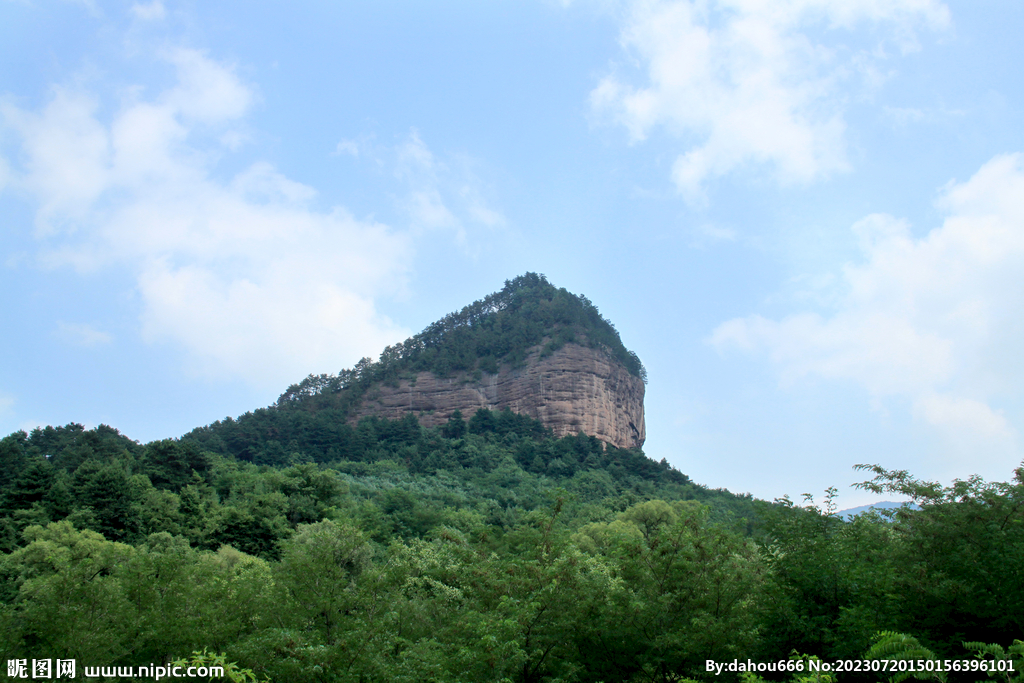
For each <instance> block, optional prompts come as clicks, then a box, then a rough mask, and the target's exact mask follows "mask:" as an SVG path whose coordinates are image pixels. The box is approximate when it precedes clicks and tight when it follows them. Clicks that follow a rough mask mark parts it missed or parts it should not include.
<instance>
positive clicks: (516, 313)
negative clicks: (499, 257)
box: [277, 273, 647, 410]
mask: <svg viewBox="0 0 1024 683" xmlns="http://www.w3.org/2000/svg"><path fill="white" fill-rule="evenodd" d="M542 343H543V344H544V346H543V348H542V349H541V353H542V354H550V353H552V352H554V351H556V350H558V349H559V348H561V347H562V346H564V345H565V344H568V343H577V344H583V345H586V346H589V347H592V348H603V349H604V350H605V351H607V352H608V353H609V354H610V355H611V356H612V357H613V358H615V359H616V360H617V361H618V362H619V363H621V364H622V365H623V367H625V368H626V370H627V371H629V373H630V374H632V375H634V376H635V377H639V378H640V379H642V380H643V381H644V382H646V381H647V371H646V370H645V369H644V366H643V363H641V362H640V359H639V358H638V357H637V355H636V354H635V353H633V352H632V351H630V350H628V349H627V348H626V347H625V346H624V345H623V343H622V339H621V338H620V337H619V333H618V332H617V331H616V330H615V326H614V325H612V323H611V322H610V321H609V320H607V319H605V318H604V317H603V316H602V315H601V313H600V311H598V309H597V307H596V306H594V304H593V303H591V302H590V300H589V299H587V297H585V296H582V295H575V294H572V293H570V292H569V291H567V290H566V289H564V288H557V287H555V286H554V285H552V284H551V283H550V282H548V281H547V279H546V278H545V277H544V276H543V275H538V274H536V273H526V274H525V275H520V276H519V277H516V278H514V279H512V280H507V281H506V282H505V286H504V287H503V288H502V289H501V290H500V291H498V292H495V293H493V294H490V295H488V296H486V297H484V298H483V299H481V300H479V301H476V302H474V303H472V304H470V305H469V306H466V307H465V308H463V309H462V310H461V311H459V312H458V313H450V314H448V315H446V316H445V317H443V318H441V319H440V320H438V321H437V322H435V323H433V324H432V325H430V326H429V327H427V329H425V330H423V331H422V332H420V333H419V334H417V335H415V336H413V337H410V338H409V339H406V340H405V341H404V342H402V343H399V344H395V345H394V346H388V347H387V348H385V349H384V350H383V351H382V352H381V354H380V358H379V359H378V360H377V361H376V362H374V361H373V360H371V359H370V358H363V359H362V360H361V361H360V362H359V363H357V364H356V366H355V367H354V368H352V369H350V370H342V371H341V372H339V373H338V374H337V375H333V374H321V375H310V376H309V377H307V378H306V379H305V380H303V381H302V382H300V383H298V384H293V385H292V386H290V387H288V390H287V391H285V392H284V393H283V394H282V395H281V397H280V398H279V399H278V401H277V406H278V407H281V408H284V407H289V406H296V405H298V406H302V407H305V408H314V409H315V408H321V407H335V408H339V409H342V410H348V409H349V408H350V407H352V406H353V405H355V404H356V403H358V401H359V399H360V398H361V397H362V394H363V392H364V391H365V390H366V389H367V388H368V387H369V386H370V385H372V384H374V383H376V382H385V383H395V382H397V381H398V380H399V379H402V378H411V377H412V376H414V375H415V373H417V372H424V371H428V372H432V373H434V374H435V375H437V376H438V377H448V376H450V375H452V374H453V373H457V372H469V373H478V374H477V376H478V377H479V373H483V372H487V373H490V374H496V373H497V372H498V370H499V369H500V366H501V365H502V364H508V365H510V366H512V367H516V366H519V365H521V364H522V363H523V362H525V360H526V357H527V354H528V353H529V352H530V350H531V349H532V348H534V347H536V346H538V345H540V344H542Z"/></svg>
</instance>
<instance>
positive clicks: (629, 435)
mask: <svg viewBox="0 0 1024 683" xmlns="http://www.w3.org/2000/svg"><path fill="white" fill-rule="evenodd" d="M540 349H541V347H540V346H538V347H536V348H534V349H533V351H532V352H531V353H530V354H529V356H528V357H527V360H526V363H525V364H524V365H523V366H521V367H518V368H515V369H513V368H511V367H509V366H508V365H504V366H502V367H501V368H500V369H499V371H498V373H497V374H489V373H482V374H481V377H480V379H474V378H473V376H472V375H467V374H466V373H461V374H458V375H455V376H453V377H448V378H443V379H440V378H438V377H436V376H434V375H433V374H432V373H430V372H420V373H419V374H417V375H416V377H415V378H414V379H411V380H409V379H404V380H401V381H400V382H399V383H398V386H387V385H384V384H381V385H378V386H376V387H374V388H373V389H371V390H370V392H369V393H368V394H367V395H366V397H365V398H364V400H363V402H362V404H361V405H360V407H359V408H358V410H356V411H355V412H354V414H353V415H352V418H351V419H352V421H353V422H356V421H358V420H359V419H361V418H363V417H366V416H368V415H377V416H379V417H386V418H390V419H395V418H400V417H402V416H403V415H405V414H407V413H410V412H412V413H415V414H416V416H417V417H418V418H419V421H420V424H422V425H424V426H426V427H435V426H438V425H442V424H444V423H445V422H447V421H448V418H449V416H451V414H452V413H453V412H455V411H456V410H461V411H462V414H463V416H464V417H465V418H466V419H468V418H470V417H471V416H472V415H473V413H475V412H476V411H477V409H479V408H488V409H491V410H503V409H504V408H509V409H511V410H512V411H513V412H516V413H520V414H523V415H528V416H530V417H532V418H535V419H537V420H540V421H541V422H543V423H544V425H545V426H546V427H548V428H550V429H551V430H552V431H553V432H554V433H555V436H559V437H561V436H565V435H568V434H576V433H578V432H584V433H586V434H588V435H590V436H594V437H597V438H598V439H600V440H601V441H604V442H605V443H609V444H612V445H613V446H617V447H619V448H633V447H637V448H639V447H640V446H642V445H643V443H644V439H645V438H646V430H645V426H644V383H643V381H642V380H641V379H640V378H639V377H635V376H633V375H631V374H630V373H629V372H628V371H627V370H626V369H625V368H624V367H623V366H622V365H621V364H620V363H618V362H617V361H615V360H614V359H613V358H612V357H611V356H609V355H608V354H607V353H605V352H604V351H602V350H599V349H592V348H589V347H586V346H580V345H579V344H566V345H564V346H562V347H561V348H560V349H558V350H557V351H555V352H554V353H552V354H550V355H548V356H545V357H541V353H540Z"/></svg>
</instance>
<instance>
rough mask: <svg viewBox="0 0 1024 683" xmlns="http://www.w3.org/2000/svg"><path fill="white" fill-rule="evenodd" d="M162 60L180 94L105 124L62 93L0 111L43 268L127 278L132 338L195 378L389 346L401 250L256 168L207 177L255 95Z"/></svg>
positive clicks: (260, 380)
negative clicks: (15, 142)
mask: <svg viewBox="0 0 1024 683" xmlns="http://www.w3.org/2000/svg"><path fill="white" fill-rule="evenodd" d="M161 57H162V58H163V59H164V60H166V61H167V62H169V63H170V64H172V65H174V67H175V69H176V73H177V79H176V82H175V83H174V84H173V85H172V86H171V87H169V88H167V89H165V90H164V91H162V92H160V93H158V94H156V95H155V96H154V97H152V98H150V99H143V98H140V97H138V96H136V97H134V98H132V99H129V100H128V101H126V102H124V103H123V105H122V106H121V108H120V109H119V110H118V111H117V112H116V113H115V114H114V115H113V116H111V117H110V119H109V120H104V119H103V118H101V116H100V114H99V112H100V111H101V110H102V109H103V108H102V107H101V106H100V104H101V101H100V99H99V98H98V97H96V96H95V95H93V94H91V93H87V92H81V91H76V90H73V89H69V88H63V87H59V88H55V89H54V91H53V96H52V98H51V100H50V102H49V103H48V104H47V105H46V106H45V107H44V108H43V109H42V110H41V111H39V112H31V111H25V110H22V109H19V108H17V107H14V106H12V105H5V106H3V108H2V109H0V114H2V115H3V118H4V119H5V120H6V121H7V123H8V125H9V126H11V128H13V129H14V130H15V131H16V132H17V133H18V134H19V137H20V140H21V143H22V149H23V152H24V154H23V156H24V159H25V162H24V165H23V167H22V168H20V169H15V170H13V171H12V179H11V183H12V184H15V185H18V186H20V187H21V188H22V189H23V190H25V191H27V192H28V193H30V194H31V195H33V196H34V197H35V198H36V199H37V201H38V207H39V208H38V212H37V224H38V230H37V234H38V236H39V237H40V239H41V240H42V242H43V247H42V250H41V256H40V258H41V261H42V262H43V263H45V264H46V265H47V266H49V267H66V266H73V267H75V268H77V269H80V270H96V269H102V268H107V267H112V266H113V267H127V268H129V269H130V270H131V271H132V272H134V273H135V275H136V277H137V283H138V285H137V286H138V292H139V294H140V295H141V302H142V313H141V323H142V331H143V335H144V337H145V338H146V339H148V340H151V341H160V340H164V341H169V342H172V343H174V344H177V345H180V346H181V347H182V348H184V349H185V350H186V352H187V354H188V357H189V367H190V368H191V369H192V370H193V371H194V372H197V373H201V374H204V375H218V376H225V375H226V376H235V377H241V378H244V379H246V380H248V381H250V382H252V383H254V384H257V385H260V386H266V387H279V386H282V385H284V384H286V383H287V382H290V381H294V380H296V379H297V378H299V377H302V376H303V375H305V374H306V373H308V372H311V371H318V372H320V371H328V370H337V369H339V368H341V367H344V366H346V365H350V364H352V363H353V362H354V361H355V360H357V359H358V358H359V357H360V356H362V355H370V354H373V353H375V352H376V351H377V350H379V349H380V348H381V347H383V346H384V345H386V344H389V343H394V342H395V341H397V340H399V339H401V338H402V337H403V336H404V335H405V334H406V333H407V332H406V331H405V330H402V329H399V328H398V327H397V326H396V325H394V324H393V323H391V322H390V321H389V320H387V319H386V318H384V317H383V316H381V315H380V314H379V313H378V312H377V311H376V309H375V305H374V300H375V298H376V297H378V296H382V295H388V294H390V293H394V292H396V291H398V290H400V289H401V287H402V286H403V285H402V283H403V281H404V276H405V274H406V272H407V270H408V265H409V261H410V252H411V247H410V242H409V239H408V238H407V237H405V236H403V235H401V234H398V233H396V232H395V231H393V230H391V229H389V228H388V227H386V226H384V225H381V224H378V223H373V222H367V221H361V220H357V219H356V218H354V217H352V216H351V215H350V214H349V213H348V212H346V211H345V210H344V209H342V208H334V209H331V210H327V211H324V210H319V209H316V208H314V207H313V201H314V199H315V196H316V192H315V191H314V190H313V189H312V188H310V187H308V186H306V185H303V184H302V183H298V182H295V181H293V180H290V179H289V178H287V177H285V176H284V175H282V174H281V173H279V172H278V171H276V170H275V169H274V168H273V166H272V165H270V164H268V163H265V162H258V163H254V164H252V165H250V166H249V167H248V168H246V169H244V170H243V171H241V172H239V173H237V174H235V175H234V176H233V177H231V178H230V179H228V180H226V181H223V180H219V179H217V178H216V177H215V175H214V171H215V170H216V167H217V166H216V165H217V161H218V160H219V159H221V158H223V157H224V156H225V154H227V153H228V152H229V151H230V148H229V149H225V148H224V147H223V146H222V145H221V144H220V143H219V142H218V141H219V140H223V139H225V136H227V137H228V138H231V136H232V135H233V134H235V133H237V132H238V130H239V127H240V126H242V125H244V117H245V115H246V113H247V111H248V110H249V108H250V107H251V106H252V103H253V102H254V99H255V97H254V95H253V92H252V89H251V88H250V87H249V86H247V85H246V84H244V83H243V82H242V81H241V80H240V79H239V78H238V76H237V74H236V73H235V71H234V70H233V69H232V68H230V67H228V66H225V65H223V64H220V63H218V62H216V61H214V60H212V59H210V58H209V57H208V56H207V55H205V54H204V53H202V52H199V51H195V50H185V49H175V50H169V51H167V52H166V53H164V54H163V55H161ZM136 92H138V91H136ZM234 139H237V138H234ZM62 330H63V332H64V333H65V334H67V335H70V336H76V335H77V337H78V338H79V341H88V340H91V341H92V342H94V343H99V342H101V341H103V339H102V335H103V334H104V333H101V332H98V331H96V330H91V328H88V329H87V328H86V326H75V325H68V324H65V325H64V326H63V327H62ZM90 330H91V332H92V333H94V334H92V335H91V336H90Z"/></svg>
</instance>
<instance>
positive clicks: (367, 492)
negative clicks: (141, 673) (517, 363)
mask: <svg viewBox="0 0 1024 683" xmlns="http://www.w3.org/2000/svg"><path fill="white" fill-rule="evenodd" d="M275 414H276V412H275V411H265V412H263V413H261V412H259V411H257V413H254V414H253V415H252V417H251V418H243V419H239V420H237V421H235V420H233V421H231V423H230V424H229V428H228V429H220V430H205V431H204V430H197V431H196V432H193V433H192V434H191V435H190V436H189V437H188V438H183V439H181V440H164V441H157V442H153V443H149V444H145V445H141V444H138V443H136V442H134V441H132V440H130V439H128V438H126V437H125V436H123V435H121V434H119V433H118V432H117V431H116V430H114V429H111V428H109V427H99V428H97V429H93V430H86V429H84V428H83V427H82V426H81V425H68V426H66V427H57V428H53V427H48V428H46V429H37V430H34V431H33V432H32V433H31V434H26V433H24V432H16V433H14V434H12V435H10V436H8V437H6V438H4V439H2V440H0V464H2V467H0V476H2V477H3V478H2V479H0V489H2V498H0V504H2V513H3V516H2V518H0V543H2V545H3V553H4V554H3V556H2V558H0V626H2V628H0V634H2V635H0V639H2V640H3V647H4V649H5V650H6V651H7V652H8V657H23V658H38V657H52V658H75V659H76V660H77V661H78V662H79V665H80V666H83V665H93V664H95V665H101V664H114V663H122V664H125V665H139V664H148V663H150V662H166V661H171V660H172V659H175V658H181V657H188V656H189V654H190V653H192V652H197V653H198V654H196V655H192V659H193V660H196V661H199V660H204V661H205V659H204V658H206V659H209V658H210V657H212V656H213V655H207V654H204V653H206V652H209V653H222V654H220V655H217V656H218V657H221V656H223V657H226V661H229V662H233V663H235V664H236V665H237V666H236V669H237V670H240V671H241V670H243V669H251V670H252V671H253V672H255V674H256V675H257V676H259V677H260V678H263V677H270V678H272V679H273V680H275V681H278V682H283V681H288V682H296V683H301V682H303V681H517V682H523V683H527V682H540V681H548V682H554V681H566V682H567V681H581V682H582V681H591V682H594V683H596V682H598V681H636V682H639V681H652V682H653V681H661V682H668V681H679V680H682V678H684V677H688V678H696V679H708V680H710V679H711V678H714V677H715V676H713V675H711V674H708V673H707V672H706V670H705V661H706V660H707V659H714V660H717V661H720V662H722V661H725V662H731V661H732V660H733V659H738V660H740V661H746V660H748V659H750V660H752V661H754V662H776V661H778V660H785V659H787V658H788V657H790V655H791V653H792V652H793V651H794V649H795V650H796V651H798V652H800V653H806V654H812V655H817V656H819V657H821V658H823V659H824V660H825V661H832V660H835V659H839V658H843V659H846V658H857V659H859V658H861V657H862V656H864V655H865V654H869V655H870V656H871V657H875V658H879V659H885V658H888V659H912V660H914V661H917V660H922V661H923V660H929V661H932V660H945V659H953V660H955V661H958V662H960V661H967V660H972V659H974V658H975V657H976V655H984V656H987V657H989V658H1000V657H1001V658H1003V659H1004V660H1006V661H1015V662H1016V663H1017V668H1018V669H1019V667H1020V665H1021V658H1022V656H1024V645H1021V644H1016V645H1011V641H1012V640H1013V638H1014V637H1019V636H1020V634H1021V633H1022V632H1024V623H1022V621H1024V617H1022V616H1021V615H1022V614H1024V611H1022V609H1021V607H1022V606H1021V605H1020V604H1018V603H1020V601H1021V600H1022V599H1024V585H1022V583H1024V575H1022V572H1021V567H1022V566H1024V563H1022V560H1024V513H1022V510H1024V505H1022V504H1024V470H1018V471H1017V473H1016V477H1015V479H1014V481H1013V482H1011V483H1006V484H989V483H985V482H983V481H980V480H978V479H971V480H968V481H965V482H957V483H956V484H954V486H952V487H949V488H943V487H941V486H938V485H935V484H932V483H928V482H919V481H916V480H915V479H913V478H912V477H910V476H909V475H908V474H907V473H904V472H889V471H886V470H884V469H881V468H877V467H875V468H871V471H872V473H873V474H874V477H875V478H874V479H873V480H871V481H868V482H865V484H864V486H866V487H869V488H873V489H875V490H879V491H892V492H897V493H901V494H903V495H905V496H907V497H909V498H912V499H913V500H914V501H916V502H917V504H918V505H919V509H917V510H911V509H909V508H903V509H899V510H895V511H892V512H890V513H887V516H882V515H879V514H870V515H861V516H859V517H857V518H855V519H854V520H852V521H849V522H846V521H843V520H841V519H840V518H839V517H838V516H836V515H835V514H833V513H834V507H835V505H834V491H830V492H828V495H827V496H826V500H825V502H824V505H823V506H822V507H816V506H814V505H810V504H808V505H802V506H798V505H795V504H793V503H792V502H790V501H788V500H782V501H777V502H776V503H765V502H760V501H753V500H751V499H750V498H749V497H748V496H735V495H732V494H729V493H728V492H725V491H711V490H707V489H705V488H703V487H701V486H698V485H696V484H694V483H692V482H691V481H689V479H688V478H687V477H685V476H684V475H682V474H680V473H679V472H677V471H675V470H672V469H671V468H670V467H668V466H667V465H665V464H664V463H660V464H659V463H655V462H653V461H651V460H649V459H647V458H646V457H645V456H644V455H643V454H642V453H640V452H639V451H632V450H630V451H627V450H618V449H612V448H603V447H602V445H601V444H600V443H599V442H597V441H596V440H594V439H591V438H589V437H586V436H575V437H566V438H563V439H553V438H551V436H550V434H548V433H546V432H545V431H544V430H543V428H542V427H541V426H539V425H538V424H536V423H534V422H533V421H530V420H528V419H526V418H519V417H517V416H512V415H511V414H503V413H490V412H487V411H482V412H480V413H477V414H476V415H474V416H472V417H471V418H470V419H469V420H464V419H462V417H461V416H453V419H452V420H451V421H449V423H448V424H447V425H444V426H443V427H442V428H439V429H424V428H421V427H420V426H419V425H418V424H417V423H416V421H415V420H414V419H412V418H406V419H403V420H399V421H393V422H389V421H386V420H375V419H367V420H364V421H363V422H362V423H360V424H359V425H357V426H355V427H350V428H347V429H348V431H346V429H341V428H338V429H337V430H336V431H335V432H329V431H324V430H325V427H326V424H321V423H319V422H317V420H316V419H315V417H316V416H309V415H308V414H307V415H306V417H304V418H301V417H295V419H294V421H293V422H273V421H272V420H271V421H270V422H266V423H264V422H260V419H262V418H261V416H266V415H275ZM300 414H305V411H296V415H300ZM232 429H237V431H236V432H232V431H231V430H232ZM273 429H277V430H278V431H277V432H273V431H272V430H273ZM268 434H269V435H270V436H273V437H274V438H270V436H268ZM273 444H276V445H273ZM236 454H239V455H242V456H244V458H240V457H235V455H236ZM807 502H808V503H810V502H811V501H807ZM965 642H966V643H967V645H966V646H965ZM999 644H1002V645H1006V646H1009V647H1008V648H1006V649H1004V648H1002V647H1000V646H999ZM794 656H796V655H794ZM805 660H806V657H805V658H804V660H801V661H805ZM968 663H969V662H968ZM1018 674H1019V671H1018ZM1015 675H1016V674H1015ZM739 677H741V676H740V673H739V672H725V673H723V674H722V675H721V676H719V678H728V679H730V680H736V679H737V678H739ZM838 677H839V678H841V679H844V680H846V679H849V680H851V681H852V680H872V681H875V680H878V679H880V678H884V676H881V675H877V674H873V675H869V676H862V677H859V678H858V676H856V675H853V674H840V675H839V676H838ZM918 677H919V678H921V677H925V678H927V677H931V678H938V679H939V680H948V681H960V680H964V681H975V680H982V679H984V678H986V677H987V676H986V675H984V674H981V673H971V672H969V671H968V672H959V673H956V672H953V673H949V674H942V676H941V677H939V676H938V675H937V674H936V675H932V674H922V675H921V676H918ZM996 677H997V676H996V675H995V674H993V675H992V676H991V678H993V679H995V678H996ZM742 678H743V679H744V681H746V683H759V681H762V680H784V679H792V680H793V681H794V683H810V681H811V680H812V679H813V680H814V681H816V682H817V683H828V681H834V680H836V676H834V675H833V676H822V675H820V674H819V675H816V676H809V675H807V674H806V672H804V673H801V674H800V675H797V674H790V673H788V672H786V673H778V672H775V673H772V672H757V674H756V675H755V674H753V673H751V672H746V673H743V674H742ZM999 679H1000V680H1007V681H1013V683H1017V681H1019V680H1020V677H1019V675H1017V678H1012V677H1011V676H1005V677H1002V676H1000V677H999Z"/></svg>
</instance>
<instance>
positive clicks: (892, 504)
mask: <svg viewBox="0 0 1024 683" xmlns="http://www.w3.org/2000/svg"><path fill="white" fill-rule="evenodd" d="M907 503H910V501H909V500H906V501H902V502H898V501H892V500H884V501H882V502H881V503H871V504H870V505H861V506H859V507H855V508H848V509H846V510H840V511H839V512H837V513H836V515H838V516H839V517H840V518H841V519H844V520H846V521H850V520H851V519H853V518H854V517H856V516H857V515H860V514H863V513H865V512H870V511H871V510H894V509H896V508H901V507H903V506H904V505H906V504H907ZM910 508H911V509H912V510H917V509H918V507H917V505H915V504H914V503H910Z"/></svg>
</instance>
